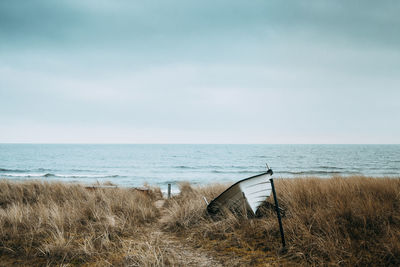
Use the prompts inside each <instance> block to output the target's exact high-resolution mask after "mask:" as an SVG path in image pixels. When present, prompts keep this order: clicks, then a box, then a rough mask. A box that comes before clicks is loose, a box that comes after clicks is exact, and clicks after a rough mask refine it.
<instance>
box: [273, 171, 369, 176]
mask: <svg viewBox="0 0 400 267" xmlns="http://www.w3.org/2000/svg"><path fill="white" fill-rule="evenodd" d="M276 173H277V174H290V175H335V174H336V175H338V174H361V173H359V172H351V171H315V170H311V171H276Z"/></svg>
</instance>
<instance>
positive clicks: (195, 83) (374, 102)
mask: <svg viewBox="0 0 400 267" xmlns="http://www.w3.org/2000/svg"><path fill="white" fill-rule="evenodd" d="M399 5H400V3H398V1H383V2H379V3H377V2H375V1H363V2H361V1H336V2H327V1H318V0H315V1H285V2H282V1H261V0H260V1H250V2H249V1H234V2H232V1H225V0H224V1H199V2H193V1H178V0H170V1H161V2H160V1H122V0H119V1H105V0H104V1H78V0H76V1H66V0H65V1H44V0H41V1H39V0H34V1H27V2H19V1H8V0H4V1H1V2H0V36H1V38H2V41H1V42H0V77H1V78H0V123H2V125H10V126H9V127H10V129H7V131H3V132H2V133H0V142H1V140H14V141H18V140H20V139H21V140H28V139H29V140H33V141H34V140H45V139H46V138H49V140H50V139H51V140H55V142H57V141H56V140H59V141H60V142H62V141H68V138H67V137H66V135H64V134H60V132H62V131H63V130H66V129H70V131H71V134H72V135H71V136H70V138H71V139H70V140H79V138H80V133H82V140H88V139H87V138H86V137H84V136H87V137H88V136H92V137H93V140H98V141H99V142H100V141H101V142H114V139H113V138H117V139H118V140H119V139H121V140H125V141H126V142H157V140H158V141H159V142H179V140H182V142H225V141H226V142H228V141H229V142H267V143H269V142H275V143H276V142H289V143H290V142H314V140H317V141H318V142H324V141H323V140H326V142H350V141H354V142H356V141H357V138H355V136H359V137H360V138H359V140H365V142H376V141H377V140H378V141H379V140H391V142H400V140H399V139H398V137H395V136H400V127H399V126H396V125H397V123H396V120H397V118H396V116H395V115H394V114H398V113H399V112H400V106H399V104H398V102H397V101H396V99H399V97H400V95H399V94H400V93H399V91H398V87H399V81H398V78H397V77H398V72H399V68H400V65H399V62H400V52H399V50H398V47H399V45H400V32H399V31H400V18H399V16H398V14H397V13H398V12H397V10H399V7H400V6H399ZM12 125H14V126H12ZM23 125H40V126H41V127H42V128H41V129H46V130H40V131H38V133H32V136H29V137H28V134H27V133H26V134H24V132H23V131H22V132H21V133H19V134H15V133H17V132H19V130H18V129H21V128H23ZM65 125H68V126H65ZM271 125H272V126H271ZM371 125H373V127H371ZM53 128H54V131H53V130H52V129H53ZM36 129H37V127H36ZM91 129H92V130H91ZM46 132H47V133H48V134H46ZM388 132H391V133H392V134H393V136H394V137H388ZM50 133H53V134H50ZM83 133H85V134H83ZM119 133H120V134H119ZM129 133H132V135H131V137H129V136H130V135H129ZM397 133H398V134H397ZM346 134H347V136H348V138H347V139H346ZM395 134H397V135H395ZM54 135H56V136H57V135H58V136H60V138H59V139H57V137H54ZM95 135H98V138H97V139H96V138H95V137H94V136H95ZM12 136H16V137H15V139H13V137H12ZM24 136H25V137H24ZM149 136H151V138H150V137H149ZM17 137H18V138H17ZM147 137H149V138H147ZM178 137H179V138H181V139H179V138H178ZM336 137H337V138H338V139H335V138H336ZM35 138H36V139H35ZM324 138H325V139H324ZM384 138H386V139H384ZM396 138H397V139H396ZM144 140H147V141H144ZM177 140H178V141H177ZM224 140H225V141H224ZM249 140H250V141H249ZM335 140H336V141H335ZM368 140H369V141H368Z"/></svg>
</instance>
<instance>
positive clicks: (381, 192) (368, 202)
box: [165, 177, 400, 266]
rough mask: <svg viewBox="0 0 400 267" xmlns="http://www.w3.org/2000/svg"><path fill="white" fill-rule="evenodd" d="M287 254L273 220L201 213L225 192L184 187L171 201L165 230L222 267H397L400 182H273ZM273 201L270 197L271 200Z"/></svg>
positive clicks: (399, 255) (360, 179)
mask: <svg viewBox="0 0 400 267" xmlns="http://www.w3.org/2000/svg"><path fill="white" fill-rule="evenodd" d="M275 183H276V189H277V192H278V198H279V202H280V203H281V206H282V207H283V208H284V209H285V211H286V216H285V218H283V225H284V230H285V234H286V241H287V244H288V245H287V247H288V251H287V253H285V254H282V253H280V248H281V245H280V234H279V227H278V223H277V219H276V216H275V214H274V212H273V211H272V210H265V211H264V217H263V218H257V219H250V220H248V219H244V218H240V217H237V216H235V215H234V214H231V213H229V212H227V214H225V216H223V217H222V218H220V219H217V220H215V219H212V218H210V217H209V216H208V215H207V214H206V213H205V211H204V208H205V204H204V202H203V200H202V196H206V197H207V198H208V199H212V198H213V197H215V196H216V195H218V194H219V193H220V192H221V191H222V190H223V189H224V188H225V187H221V186H220V185H218V186H214V187H210V186H207V187H197V188H193V187H190V185H187V184H185V185H183V186H182V188H181V189H182V192H181V194H180V195H179V196H177V197H175V198H174V199H172V200H170V201H169V208H168V209H169V211H170V220H169V221H168V222H166V223H165V227H166V229H167V230H168V231H172V232H175V233H176V234H178V235H182V236H189V238H190V239H191V240H192V241H193V242H194V243H195V244H196V245H197V246H200V247H205V248H207V249H209V250H212V251H215V252H216V254H217V255H218V256H219V257H220V258H223V259H224V262H225V264H226V265H229V266H235V265H236V266H239V265H266V264H268V263H271V262H272V263H274V264H279V265H281V264H283V265H298V264H301V265H318V266H320V265H341V266H365V265H377V266H388V265H392V266H398V265H399V264H400V180H399V179H389V178H384V179H383V178H366V177H351V178H331V179H318V178H307V179H306V178H301V179H276V182H275ZM269 201H271V200H269Z"/></svg>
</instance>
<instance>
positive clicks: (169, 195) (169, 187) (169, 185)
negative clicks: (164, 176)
mask: <svg viewBox="0 0 400 267" xmlns="http://www.w3.org/2000/svg"><path fill="white" fill-rule="evenodd" d="M170 198H171V184H168V199H170Z"/></svg>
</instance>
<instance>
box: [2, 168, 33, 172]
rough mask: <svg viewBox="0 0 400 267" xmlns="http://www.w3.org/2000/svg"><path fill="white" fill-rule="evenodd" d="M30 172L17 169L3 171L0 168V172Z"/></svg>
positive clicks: (3, 169)
mask: <svg viewBox="0 0 400 267" xmlns="http://www.w3.org/2000/svg"><path fill="white" fill-rule="evenodd" d="M29 171H30V170H18V169H5V168H0V172H29Z"/></svg>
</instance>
